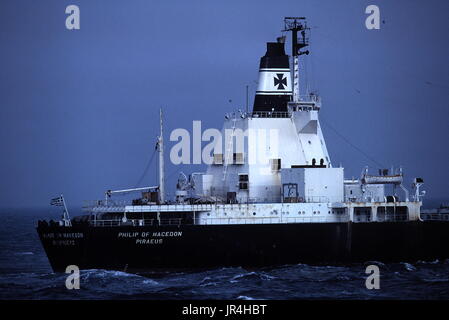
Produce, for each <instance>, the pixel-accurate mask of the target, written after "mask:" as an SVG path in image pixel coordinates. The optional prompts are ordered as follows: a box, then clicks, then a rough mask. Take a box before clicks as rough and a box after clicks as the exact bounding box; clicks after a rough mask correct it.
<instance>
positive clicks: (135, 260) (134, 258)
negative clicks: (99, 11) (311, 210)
mask: <svg viewBox="0 0 449 320" xmlns="http://www.w3.org/2000/svg"><path fill="white" fill-rule="evenodd" d="M38 233H39V236H40V239H41V241H42V244H43V247H44V249H45V251H46V254H47V256H48V259H49V261H50V264H51V266H52V268H53V270H54V271H55V272H64V271H65V269H66V267H67V266H68V265H76V266H78V267H79V268H80V269H109V270H120V271H127V272H137V273H139V272H147V271H161V270H180V269H195V268H212V267H231V266H241V267H266V266H274V265H282V264H295V263H309V264H323V263H329V264H335V263H346V262H364V261H373V260H376V261H382V262H394V261H417V260H434V259H446V258H449V222H441V221H438V222H432V221H424V222H421V221H415V222H378V223H296V224H259V225H256V224H252V225H180V226H143V227H133V226H114V227H93V226H89V225H79V226H78V225H75V226H72V227H60V226H55V225H53V226H39V227H38Z"/></svg>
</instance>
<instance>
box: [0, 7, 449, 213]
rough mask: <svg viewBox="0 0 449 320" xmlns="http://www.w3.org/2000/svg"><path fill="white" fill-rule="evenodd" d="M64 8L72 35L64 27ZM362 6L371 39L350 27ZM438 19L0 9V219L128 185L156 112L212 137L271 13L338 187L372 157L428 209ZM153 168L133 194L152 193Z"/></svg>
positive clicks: (444, 135)
mask: <svg viewBox="0 0 449 320" xmlns="http://www.w3.org/2000/svg"><path fill="white" fill-rule="evenodd" d="M70 4H76V5H78V6H79V8H80V10H81V29H80V30H72V31H69V30H67V29H66V27H65V19H66V17H67V15H66V14H65V8H66V6H68V5H70ZM370 4H377V5H378V6H379V7H380V12H381V20H382V23H381V29H380V30H368V29H367V28H366V27H365V19H366V17H367V15H366V14H365V8H366V7H367V6H368V5H370ZM448 12H449V2H448V1H444V0H441V1H377V0H370V1H334V0H330V1H324V0H318V1H317V0H314V1H303V0H294V1H260V0H259V1H223V0H220V1H195V0H189V1H185V0H184V1H147V0H142V1H137V0H133V1H124V0H120V1H111V0H107V1H106V0H95V1H92V0H90V1H75V0H53V1H50V0H40V1H18V0H2V1H1V2H0V150H1V156H0V206H1V207H21V206H39V207H41V206H44V207H45V206H48V203H49V199H50V198H51V197H54V196H56V195H59V194H60V193H64V195H65V197H66V199H67V201H68V202H69V204H70V205H71V206H79V205H80V204H81V202H82V200H83V199H97V198H102V197H103V192H104V191H105V190H107V189H117V188H126V187H134V186H135V184H136V183H137V181H138V180H139V177H140V176H141V175H142V172H143V171H144V169H145V166H146V165H147V163H148V161H149V158H150V156H151V155H152V153H153V150H154V144H155V141H156V138H155V137H156V135H157V134H158V108H159V107H160V106H163V107H164V109H165V117H166V132H167V133H168V132H170V131H171V130H173V129H175V128H186V129H188V130H191V128H192V121H193V120H203V129H205V128H219V129H220V128H221V126H222V122H223V115H224V114H225V113H226V112H230V111H233V110H236V109H239V108H244V106H245V86H246V85H249V86H250V91H251V98H250V101H251V102H250V103H251V105H252V100H253V94H254V90H255V81H256V80H257V78H258V64H259V58H260V56H262V55H263V54H264V53H265V48H266V44H265V43H266V42H267V41H274V40H275V39H276V37H277V36H279V35H280V30H281V29H282V27H283V17H284V16H306V17H307V19H308V24H309V26H310V27H311V43H312V45H311V47H310V48H309V50H310V51H311V55H309V56H308V57H307V58H305V59H307V61H305V63H304V64H305V65H306V66H307V83H308V84H309V85H310V86H311V87H312V88H313V89H316V90H317V91H318V92H319V93H320V95H321V96H322V100H323V106H322V110H321V117H322V119H323V120H324V122H323V123H322V127H323V132H324V135H325V138H326V141H327V145H328V149H329V152H330V155H331V159H332V162H333V163H334V164H336V165H339V164H340V163H341V164H342V165H343V166H344V167H345V174H346V176H347V177H352V176H355V177H358V176H359V175H360V172H361V170H362V168H363V167H364V166H365V165H369V166H370V167H371V168H373V170H375V169H377V166H376V164H375V163H373V161H372V160H375V161H377V162H379V163H381V164H382V165H385V166H386V167H391V165H395V166H399V165H402V166H403V168H404V170H405V173H406V186H409V185H410V183H411V180H412V178H413V177H415V176H419V177H423V178H424V181H425V183H426V184H425V188H424V189H425V190H427V194H428V198H438V199H449V173H448V169H447V168H448V162H449V161H448V160H449V148H448V142H447V139H448V137H449V124H448V115H449V111H448V107H449V105H448V98H449V60H448V57H449V41H448V40H449V24H448V19H447V13H448ZM303 76H305V72H304V73H303ZM230 100H232V102H229V101H230ZM337 132H338V133H337ZM341 136H343V137H344V139H343V138H342V137H341ZM167 138H168V134H167V135H166V140H168V139H167ZM348 141H349V142H350V144H349V143H348ZM351 144H352V145H351ZM172 145H173V144H170V143H168V144H167V149H168V150H169V149H170V147H171V146H172ZM354 146H355V147H354ZM356 149H359V150H361V151H362V152H360V151H359V150H356ZM167 153H168V151H167ZM167 159H168V157H167ZM156 160H157V159H155V161H153V166H152V168H151V169H150V170H149V172H148V174H147V176H146V177H145V179H144V182H143V183H142V184H144V185H154V184H156V183H157V161H156ZM202 169H204V168H203V167H201V166H192V167H189V168H188V167H179V166H178V167H176V166H173V165H170V164H167V169H166V174H167V178H168V182H167V188H168V191H171V192H173V190H174V185H175V183H176V179H177V172H178V171H179V170H183V171H184V172H186V173H189V172H193V171H199V170H202ZM376 171H377V170H376Z"/></svg>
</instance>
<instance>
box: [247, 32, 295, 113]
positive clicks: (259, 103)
mask: <svg viewBox="0 0 449 320" xmlns="http://www.w3.org/2000/svg"><path fill="white" fill-rule="evenodd" d="M284 45H285V37H279V38H277V42H268V43H267V52H266V53H265V55H264V56H263V57H262V58H261V59H260V67H259V84H258V87H257V91H256V97H255V99H254V107H253V112H255V113H258V112H262V113H265V112H272V111H274V112H287V103H288V102H289V101H291V99H292V85H291V76H290V64H289V59H288V55H286V54H285V49H284Z"/></svg>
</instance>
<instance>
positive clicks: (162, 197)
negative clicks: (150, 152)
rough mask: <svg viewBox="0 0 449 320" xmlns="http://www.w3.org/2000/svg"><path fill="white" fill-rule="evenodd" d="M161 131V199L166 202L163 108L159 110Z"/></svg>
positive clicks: (159, 140) (159, 141)
mask: <svg viewBox="0 0 449 320" xmlns="http://www.w3.org/2000/svg"><path fill="white" fill-rule="evenodd" d="M159 117H160V126H161V132H160V135H159V139H158V147H159V148H158V149H159V201H160V203H164V202H165V176H164V133H163V122H162V108H160V110H159Z"/></svg>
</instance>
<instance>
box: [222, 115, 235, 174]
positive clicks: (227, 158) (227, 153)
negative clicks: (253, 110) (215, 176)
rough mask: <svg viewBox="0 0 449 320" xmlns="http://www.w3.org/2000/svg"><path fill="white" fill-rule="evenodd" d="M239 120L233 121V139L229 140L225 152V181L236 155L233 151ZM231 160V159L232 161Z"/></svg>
mask: <svg viewBox="0 0 449 320" xmlns="http://www.w3.org/2000/svg"><path fill="white" fill-rule="evenodd" d="M236 121H237V119H236V118H235V117H234V118H233V119H232V128H231V129H232V133H231V137H230V138H229V141H228V144H227V148H226V151H225V159H224V163H223V181H225V180H226V173H227V171H228V164H229V162H230V160H231V159H232V160H233V158H231V157H233V156H234V153H233V152H232V151H233V149H234V148H233V145H234V136H235V123H236ZM225 138H226V131H225ZM230 158H231V159H230Z"/></svg>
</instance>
